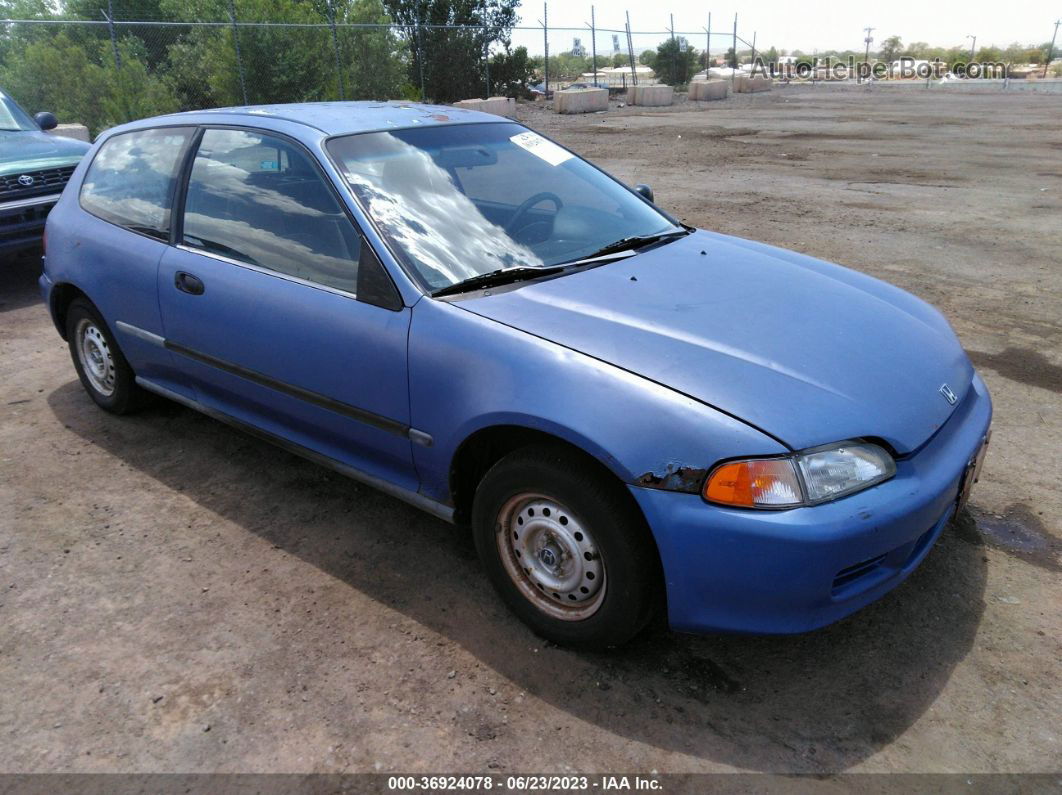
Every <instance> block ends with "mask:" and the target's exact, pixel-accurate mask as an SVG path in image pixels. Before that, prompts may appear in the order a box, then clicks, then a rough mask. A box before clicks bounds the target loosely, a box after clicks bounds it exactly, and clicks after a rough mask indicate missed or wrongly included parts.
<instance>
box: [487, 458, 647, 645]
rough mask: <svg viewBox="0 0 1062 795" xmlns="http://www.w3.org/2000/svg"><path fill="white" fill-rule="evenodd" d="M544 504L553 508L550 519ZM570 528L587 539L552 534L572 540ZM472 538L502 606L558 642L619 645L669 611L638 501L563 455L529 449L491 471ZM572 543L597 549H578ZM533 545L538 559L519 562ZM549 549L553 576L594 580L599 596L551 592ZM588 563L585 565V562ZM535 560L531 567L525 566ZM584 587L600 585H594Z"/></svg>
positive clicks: (604, 476)
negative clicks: (555, 573)
mask: <svg viewBox="0 0 1062 795" xmlns="http://www.w3.org/2000/svg"><path fill="white" fill-rule="evenodd" d="M543 505H545V506H555V507H553V511H552V513H551V512H550V511H549V510H547V509H545V508H543V507H542V506H543ZM536 506H537V507H538V511H539V515H538V516H536V515H535V507H536ZM558 508H559V511H558ZM543 514H544V516H543ZM569 514H570V516H571V518H570V519H569V516H568V515H569ZM514 517H515V518H514ZM525 521H526V524H524V522H525ZM517 522H520V524H519V525H518V524H517ZM562 522H563V524H564V528H565V529H564V530H561V528H560V523H562ZM543 523H545V524H543ZM572 527H575V528H579V529H580V530H581V529H583V528H585V530H586V531H587V532H586V533H581V532H578V531H577V532H575V533H574V535H573V536H570V537H568V536H566V539H567V540H566V541H564V540H562V541H557V536H556V535H554V531H556V530H560V531H561V533H565V532H567V531H568V530H570V529H571V528H572ZM509 528H512V532H511V531H510V529H509ZM472 530H473V535H474V538H475V543H476V550H477V552H478V553H479V558H480V560H481V561H482V563H483V566H484V568H485V569H486V570H487V576H488V577H489V578H490V580H491V583H492V584H493V585H494V588H495V589H496V590H497V591H498V593H499V595H500V596H501V598H502V599H503V600H504V601H505V603H506V604H507V605H508V606H509V608H510V609H511V610H512V611H513V612H514V613H516V615H517V616H518V617H519V618H520V619H521V620H522V621H523V622H524V623H525V624H527V625H528V626H529V627H531V629H533V630H534V631H535V632H536V633H537V634H539V635H541V636H542V637H543V638H546V639H547V640H550V641H553V642H554V643H558V644H561V645H564V646H572V647H577V648H584V649H605V648H611V647H615V646H620V645H622V644H624V643H626V642H627V641H628V640H630V639H631V638H633V637H634V636H635V635H637V634H638V632H640V631H641V630H642V629H643V628H644V627H645V625H646V624H647V623H648V622H649V621H650V619H651V618H652V617H653V615H654V614H655V613H656V612H657V609H658V607H660V606H661V605H662V602H663V599H662V596H661V595H662V578H661V574H660V563H659V556H658V554H657V551H656V545H655V543H654V542H653V540H652V536H651V534H650V532H649V528H648V527H647V526H646V524H645V520H644V519H643V517H642V515H641V512H640V511H639V510H638V507H637V505H636V503H635V502H634V500H633V499H632V498H631V497H630V495H629V494H627V493H626V491H625V490H624V489H623V486H622V484H620V483H619V482H618V481H616V480H615V479H614V478H612V477H611V475H609V474H608V473H606V472H604V471H601V470H599V469H597V468H596V467H595V466H594V465H593V464H592V463H590V462H588V461H586V460H585V459H584V458H583V457H581V456H580V455H578V454H576V453H573V452H571V451H569V450H565V449H564V448H563V447H560V446H557V447H552V446H536V447H528V448H523V449H520V450H517V451H515V452H513V453H511V454H509V455H507V456H506V457H505V458H503V459H501V460H500V461H498V462H497V463H496V464H495V465H494V466H493V467H491V469H490V470H489V471H488V472H487V474H486V475H484V477H483V479H482V480H481V481H480V484H479V486H478V488H477V490H476V494H475V498H474V500H473V504H472ZM525 531H526V532H525ZM521 532H524V533H525V535H524V540H523V541H519V540H513V541H510V538H512V539H519V537H520V533H521ZM575 538H577V539H578V543H579V544H586V543H589V544H591V545H592V547H590V548H584V547H579V546H576V542H575V541H574V540H573V539H575ZM543 539H546V540H545V541H543ZM587 539H589V541H587ZM536 543H538V544H544V545H543V546H541V548H539V553H538V554H537V555H536V554H531V553H532V552H533V549H534V547H533V546H524V547H522V549H523V554H522V555H521V553H519V552H518V551H517V550H518V549H520V548H521V547H520V545H521V544H524V545H528V544H532V545H533V544H536ZM547 547H548V548H549V550H550V551H549V552H548V556H547V558H546V561H547V562H550V563H552V562H556V561H561V563H560V564H558V568H557V569H555V570H556V571H560V572H561V573H562V574H563V575H564V576H565V578H566V582H571V581H572V577H574V578H575V581H576V582H578V583H582V582H583V580H582V577H591V576H596V577H598V578H600V585H599V586H597V588H598V590H597V591H588V590H587V589H586V588H584V587H581V586H580V585H576V586H575V587H574V588H569V590H568V591H567V592H565V591H564V589H563V588H560V589H559V590H560V592H559V593H548V592H551V591H552V590H553V589H552V588H551V587H550V585H549V581H548V580H544V579H542V577H543V575H544V576H545V577H547V578H548V577H549V576H551V575H552V574H553V571H554V570H553V569H548V568H545V563H544V562H543V560H542V556H543V554H546V553H547V549H546V548H547ZM514 548H515V549H514ZM556 551H559V552H560V554H555V552H556ZM584 557H585V559H586V561H588V563H585V564H584V563H583V562H582V558H584ZM528 561H530V562H531V565H530V566H528V567H525V566H524V564H525V563H527V562H528ZM573 568H574V569H577V570H576V571H572V569H573ZM543 582H546V586H545V587H544V586H543ZM554 582H556V581H554ZM584 584H585V585H589V586H591V588H593V587H595V585H596V583H594V582H593V581H592V580H587V581H585V583H584ZM532 586H534V587H532ZM580 591H583V593H586V594H587V595H585V596H584V595H583V594H580V593H579V592H580ZM550 596H552V597H555V598H553V599H551V598H550ZM564 597H567V599H569V600H572V602H571V603H569V602H568V601H566V600H565V599H564ZM576 599H584V600H585V601H584V602H581V603H576V602H575V600H576ZM560 616H564V617H560Z"/></svg>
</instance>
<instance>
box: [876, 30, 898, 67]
mask: <svg viewBox="0 0 1062 795" xmlns="http://www.w3.org/2000/svg"><path fill="white" fill-rule="evenodd" d="M902 52H903V42H902V41H901V40H900V37H899V36H889V38H887V39H885V41H883V42H882V43H881V49H880V50H878V58H879V59H881V60H882V61H884V62H885V63H890V64H891V63H892V62H893V61H895V60H896V59H897V58H899V57H900V53H902Z"/></svg>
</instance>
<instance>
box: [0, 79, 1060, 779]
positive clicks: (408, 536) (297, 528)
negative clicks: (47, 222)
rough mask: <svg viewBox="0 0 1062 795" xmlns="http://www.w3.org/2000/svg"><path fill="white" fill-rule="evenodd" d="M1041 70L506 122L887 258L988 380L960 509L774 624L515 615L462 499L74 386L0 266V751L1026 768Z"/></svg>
mask: <svg viewBox="0 0 1062 795" xmlns="http://www.w3.org/2000/svg"><path fill="white" fill-rule="evenodd" d="M1060 111H1062V97H1055V96H1031V95H1026V96H1007V95H946V96H942V95H941V94H940V93H937V92H921V91H917V92H916V91H904V92H886V91H876V92H874V93H864V92H843V93H842V92H834V91H829V90H812V89H784V90H776V91H774V92H772V93H771V94H769V95H758V96H755V97H742V98H738V99H737V100H734V101H731V102H728V103H718V104H713V105H709V106H707V108H702V109H696V110H694V109H691V108H690V107H689V106H680V107H677V108H673V109H670V110H666V111H654V112H650V111H649V110H639V109H636V108H624V109H617V110H615V111H613V112H609V113H607V114H600V115H592V116H584V117H556V116H552V115H548V114H547V113H545V112H544V111H542V110H539V109H526V108H525V109H523V110H522V111H521V112H522V113H523V114H524V116H525V120H526V121H527V122H528V123H530V124H531V125H532V126H535V127H537V128H539V129H541V130H543V131H544V132H546V133H548V134H550V135H553V136H555V137H557V138H558V139H559V140H561V141H562V142H564V143H565V144H567V145H569V146H571V147H572V148H574V149H575V150H576V151H578V152H580V153H582V154H584V155H586V156H588V157H590V158H592V159H594V160H596V161H597V162H598V163H600V164H602V165H603V166H604V167H605V168H606V169H609V170H610V171H612V172H613V173H615V174H616V175H618V176H619V177H621V178H623V179H625V180H629V181H631V182H635V181H644V182H649V183H651V184H652V185H653V187H654V188H655V190H656V196H657V201H658V202H659V203H660V204H662V205H663V206H664V207H667V208H669V209H670V210H672V211H673V212H674V213H676V214H677V215H679V216H681V217H682V218H684V219H685V220H686V221H688V222H689V223H691V224H696V225H699V226H705V227H708V228H712V229H716V230H720V231H723V232H728V233H734V234H738V235H743V236H747V237H754V238H758V239H761V240H766V241H768V242H771V243H775V244H779V245H782V246H787V247H791V248H795V249H798V250H800V251H803V252H806V253H809V254H813V255H816V256H820V257H824V258H826V259H831V260H836V261H839V262H842V263H844V264H847V265H850V266H853V267H855V268H858V269H860V270H863V271H866V272H868V273H871V274H874V275H875V276H880V277H882V278H885V279H888V280H890V281H892V282H894V283H896V284H898V285H900V286H902V287H904V288H907V289H909V290H912V291H913V292H915V293H917V294H918V295H920V296H922V297H923V298H926V299H928V300H929V301H932V302H933V303H935V304H936V305H937V306H939V307H940V308H941V309H942V310H943V311H944V312H945V314H946V315H947V316H948V317H949V318H950V320H951V322H952V324H953V325H954V326H955V328H956V330H957V331H958V333H959V335H960V336H961V337H962V339H963V342H964V343H965V345H966V347H967V348H968V349H969V351H970V355H971V357H972V358H973V360H974V362H975V363H976V365H977V366H978V367H979V368H980V369H981V372H982V373H983V375H984V377H985V379H986V381H987V382H988V384H989V387H990V388H991V390H992V393H993V396H994V399H995V403H996V420H995V436H994V439H993V446H992V451H991V453H990V456H989V458H988V461H987V464H986V467H985V471H984V475H983V477H982V482H981V483H980V484H979V486H978V488H977V490H976V491H975V492H974V495H973V501H972V506H971V509H970V512H969V514H968V515H964V516H963V517H962V518H961V520H960V521H959V522H958V523H957V524H956V525H955V526H954V527H952V528H950V529H949V531H948V532H946V533H945V535H944V536H943V538H942V539H941V542H940V544H939V545H938V546H937V548H935V549H934V551H933V552H932V554H931V555H930V556H929V557H928V559H927V560H926V562H925V564H924V565H923V566H922V567H921V568H920V569H919V570H918V571H917V572H916V573H915V574H914V575H913V576H912V577H911V579H910V580H909V581H908V582H907V583H906V584H905V585H904V586H902V587H901V588H899V589H898V590H896V591H894V592H893V593H892V594H891V595H890V596H888V597H887V598H886V599H884V600H883V601H881V602H880V603H878V604H876V605H874V606H872V607H871V608H869V609H867V610H865V611H863V612H862V613H859V614H857V615H856V616H854V617H853V618H851V619H849V620H846V621H844V622H842V623H840V624H838V625H835V626H833V627H830V628H828V629H826V630H823V631H820V632H818V633H814V634H811V635H805V636H800V637H792V638H754V637H719V636H716V637H701V638H694V637H685V636H677V635H672V634H669V633H667V632H663V631H657V632H655V633H652V634H650V635H649V636H647V637H645V638H643V639H642V640H640V641H639V642H638V643H636V644H635V645H634V646H632V647H631V648H629V649H626V650H624V651H621V652H618V653H615V654H611V655H589V654H577V653H572V652H569V651H565V650H563V649H559V648H556V647H551V646H549V645H546V644H543V643H542V642H541V641H539V640H538V639H536V638H535V637H534V636H532V635H531V634H530V633H529V632H528V631H527V630H525V629H524V628H523V626H522V625H520V624H518V623H517V622H516V621H515V620H514V619H513V618H511V617H510V616H509V615H508V614H507V613H506V612H505V610H504V609H503V608H502V607H501V606H500V605H499V603H498V602H497V600H496V599H495V598H494V597H493V595H492V593H491V592H490V590H489V587H488V586H487V584H486V582H485V581H484V579H483V577H481V575H480V572H479V569H478V565H477V563H476V560H475V556H474V551H473V549H472V546H471V543H470V542H469V540H468V539H467V538H465V537H464V536H463V534H462V533H460V532H459V531H457V530H455V529H454V528H451V527H449V526H447V525H445V524H443V523H442V522H440V521H438V520H435V519H433V518H430V517H428V516H426V515H422V514H420V513H418V512H417V511H416V510H414V509H412V508H409V507H407V506H405V505H404V504H401V503H398V502H396V501H394V500H392V499H390V498H388V497H385V496H382V495H380V494H378V493H375V492H373V491H372V490H371V489H368V488H365V487H362V486H360V485H358V484H355V483H352V482H349V481H346V480H344V479H342V478H340V477H338V476H336V475H333V474H331V473H329V472H327V471H324V470H322V469H320V468H318V467H315V466H313V465H311V464H309V463H305V462H303V461H301V460H299V459H296V458H294V457H292V456H290V455H288V454H286V453H284V452H281V451H279V450H277V449H274V448H272V447H269V446H267V445H265V444H263V443H260V442H258V441H256V440H254V439H251V438H249V437H247V436H243V435H240V434H239V433H237V432H235V431H232V430H230V429H229V428H227V427H225V426H222V425H220V424H218V423H216V422H214V421H212V420H209V419H206V418H204V417H201V416H199V415H197V414H195V413H192V412H190V411H188V410H185V409H183V408H179V407H177V406H175V405H165V404H164V405H161V406H159V407H157V408H154V409H151V410H149V411H147V412H146V413H143V414H140V415H137V416H135V417H130V418H115V417H111V416H108V415H106V414H104V413H102V412H100V411H99V410H97V409H96V408H95V407H94V406H93V405H92V403H91V402H90V401H89V399H88V398H87V397H86V396H85V395H84V394H83V393H82V390H81V388H80V386H79V385H78V384H77V382H76V380H75V377H74V371H73V369H72V367H71V365H70V362H69V360H68V358H67V352H66V349H65V347H64V345H63V343H62V342H61V341H60V339H59V337H58V336H57V335H56V334H55V331H54V329H53V328H52V327H51V325H50V322H49V320H48V318H47V317H46V314H45V311H44V309H43V307H42V306H41V305H40V304H39V302H38V297H37V293H36V287H35V280H36V275H37V272H38V265H37V263H36V262H34V261H33V260H32V259H28V260H24V261H22V262H21V263H19V264H17V265H12V264H10V263H5V264H4V266H3V268H0V351H2V353H0V683H2V689H0V771H8V772H11V771H46V770H49V771H55V770H58V771H251V770H254V771H311V770H313V771H331V772H338V771H351V772H353V771H373V770H380V771H433V772H443V771H463V772H474V771H488V770H490V771H494V772H513V771H523V772H564V771H583V772H590V771H616V770H622V771H650V770H654V769H655V770H659V771H661V772H670V771H716V770H735V769H738V770H752V771H808V772H819V771H841V770H862V771H917V772H925V771H941V772H955V771H962V772H976V771H1006V772H1021V771H1041V772H1053V771H1058V770H1059V759H1060V758H1062V743H1060V725H1062V721H1060V716H1062V694H1060V679H1062V677H1060V676H1059V673H1060V670H1059V669H1060V664H1059V660H1060V659H1062V643H1060V640H1062V610H1060V607H1062V581H1060V578H1059V573H1060V562H1059V561H1060V544H1062V525H1060V522H1059V519H1058V517H1059V516H1060V514H1062V496H1060V492H1059V490H1058V481H1059V475H1060V474H1062V398H1060V393H1062V324H1060V323H1062V267H1060V260H1059V252H1062V223H1060V218H1062V127H1060V125H1059V119H1060V116H1062V114H1060Z"/></svg>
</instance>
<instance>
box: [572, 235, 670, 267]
mask: <svg viewBox="0 0 1062 795" xmlns="http://www.w3.org/2000/svg"><path fill="white" fill-rule="evenodd" d="M690 231H691V230H689V229H687V228H685V227H683V228H682V229H672V230H670V231H668V232H657V233H656V234H655V235H635V236H633V237H625V238H622V239H620V240H617V241H616V242H615V243H609V244H608V245H607V246H604V247H602V248H599V249H598V250H597V251H595V252H594V253H593V254H587V255H586V256H585V257H581V258H580V259H579V260H577V261H578V262H585V261H586V260H591V259H597V258H598V257H605V256H608V255H609V254H619V253H620V252H623V251H631V250H633V249H636V248H641V247H642V246H648V245H649V244H650V243H658V242H660V241H661V240H670V239H671V238H679V237H685V236H686V235H688V234H689V233H690ZM572 264H574V263H572Z"/></svg>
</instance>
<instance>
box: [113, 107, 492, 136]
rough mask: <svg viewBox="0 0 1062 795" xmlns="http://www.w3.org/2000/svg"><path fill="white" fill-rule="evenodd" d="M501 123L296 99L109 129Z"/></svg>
mask: <svg viewBox="0 0 1062 795" xmlns="http://www.w3.org/2000/svg"><path fill="white" fill-rule="evenodd" d="M506 121H509V122H511V121H512V120H511V119H507V118H504V117H501V116H495V115H494V114H492V113H480V112H479V111H474V110H466V109H464V108H457V107H454V106H452V105H427V104H423V103H419V102H401V101H390V102H383V101H367V102H300V103H295V104H290V105H247V106H243V107H232V108H212V109H210V110H193V111H185V112H184V113H172V114H169V115H166V116H156V117H154V118H151V119H142V120H140V121H137V122H132V123H130V124H124V125H122V126H121V127H120V128H115V131H119V130H121V131H125V130H132V129H141V128H144V127H155V126H159V125H162V124H165V125H172V124H181V123H187V124H247V125H251V126H254V127H264V128H274V129H282V128H286V129H290V127H291V125H298V126H301V127H303V128H305V129H306V131H307V132H309V131H316V133H317V136H318V137H320V136H321V134H323V135H324V136H332V135H344V134H347V133H360V132H370V131H375V130H399V129H408V128H410V127H422V126H433V125H434V126H439V125H451V124H481V123H484V122H506Z"/></svg>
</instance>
